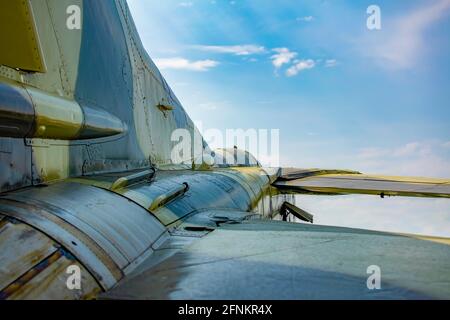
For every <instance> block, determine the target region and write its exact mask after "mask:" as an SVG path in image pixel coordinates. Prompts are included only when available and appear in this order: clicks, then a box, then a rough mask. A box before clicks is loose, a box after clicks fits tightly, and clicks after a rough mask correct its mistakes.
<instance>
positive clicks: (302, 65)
mask: <svg viewBox="0 0 450 320" xmlns="http://www.w3.org/2000/svg"><path fill="white" fill-rule="evenodd" d="M315 66H316V63H315V62H314V60H312V59H307V60H299V61H296V62H295V63H294V65H292V66H291V67H290V68H289V69H287V70H286V75H287V76H288V77H293V76H295V75H297V74H298V73H300V72H302V71H304V70H308V69H312V68H314V67H315Z"/></svg>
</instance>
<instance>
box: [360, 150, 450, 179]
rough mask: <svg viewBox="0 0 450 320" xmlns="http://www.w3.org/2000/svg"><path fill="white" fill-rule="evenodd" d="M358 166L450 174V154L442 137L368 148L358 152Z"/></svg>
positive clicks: (394, 172) (392, 172) (368, 169)
mask: <svg viewBox="0 0 450 320" xmlns="http://www.w3.org/2000/svg"><path fill="white" fill-rule="evenodd" d="M355 161H357V163H356V164H357V167H358V169H360V170H361V171H364V172H368V173H385V174H390V175H405V176H425V177H441V178H448V177H450V156H449V154H448V148H446V143H443V142H442V141H431V142H429V141H428V142H427V141H425V142H420V141H419V142H410V143H407V144H404V145H401V146H398V147H392V148H364V149H361V150H360V152H359V154H358V155H357V157H356V159H355Z"/></svg>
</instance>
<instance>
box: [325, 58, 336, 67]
mask: <svg viewBox="0 0 450 320" xmlns="http://www.w3.org/2000/svg"><path fill="white" fill-rule="evenodd" d="M337 64H338V62H337V60H336V59H328V60H325V67H326V68H333V67H335V66H337Z"/></svg>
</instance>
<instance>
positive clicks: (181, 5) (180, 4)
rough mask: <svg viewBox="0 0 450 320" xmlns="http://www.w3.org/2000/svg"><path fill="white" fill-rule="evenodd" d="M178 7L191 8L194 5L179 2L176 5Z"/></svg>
mask: <svg viewBox="0 0 450 320" xmlns="http://www.w3.org/2000/svg"><path fill="white" fill-rule="evenodd" d="M178 5H179V6H180V7H192V6H193V5H194V4H193V3H192V2H190V1H189V2H180V3H179V4H178Z"/></svg>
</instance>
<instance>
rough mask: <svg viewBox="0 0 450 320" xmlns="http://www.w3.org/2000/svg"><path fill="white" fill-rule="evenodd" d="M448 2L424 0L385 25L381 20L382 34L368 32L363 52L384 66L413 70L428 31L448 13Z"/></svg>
mask: <svg viewBox="0 0 450 320" xmlns="http://www.w3.org/2000/svg"><path fill="white" fill-rule="evenodd" d="M449 9H450V0H438V1H433V2H431V1H429V2H428V1H427V3H426V4H425V5H424V6H422V7H419V8H417V9H416V10H414V11H412V12H410V13H408V14H406V15H404V16H402V17H399V18H397V19H396V20H394V21H393V22H392V24H389V25H388V22H386V23H385V21H384V20H382V30H381V31H367V32H366V33H365V36H364V37H365V38H364V39H363V40H362V50H363V51H364V52H365V54H366V55H368V56H370V57H373V58H376V59H377V60H379V62H380V64H382V65H384V66H386V67H394V68H400V69H406V68H411V67H414V66H415V65H416V64H417V63H418V62H419V60H420V58H423V57H422V56H423V55H424V53H425V51H426V50H428V49H429V48H428V46H427V41H426V39H425V35H426V31H427V29H428V28H429V27H430V26H431V25H433V24H434V23H436V22H437V21H439V20H440V19H442V18H443V17H444V16H446V15H447V14H448V13H449Z"/></svg>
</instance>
